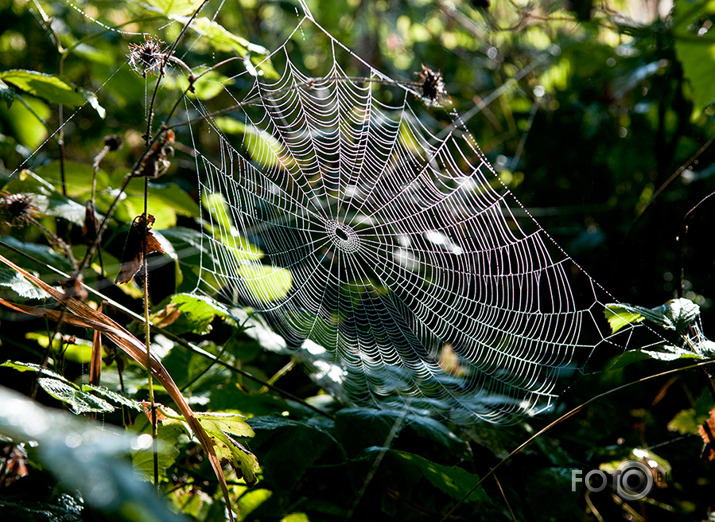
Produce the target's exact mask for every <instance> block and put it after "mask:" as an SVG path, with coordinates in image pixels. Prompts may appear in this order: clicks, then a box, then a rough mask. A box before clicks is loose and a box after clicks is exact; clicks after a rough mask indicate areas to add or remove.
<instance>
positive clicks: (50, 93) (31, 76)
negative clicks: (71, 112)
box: [0, 69, 105, 118]
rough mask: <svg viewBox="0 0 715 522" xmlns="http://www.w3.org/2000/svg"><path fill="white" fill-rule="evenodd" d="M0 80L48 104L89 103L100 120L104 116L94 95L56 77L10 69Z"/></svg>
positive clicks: (2, 73) (71, 105)
mask: <svg viewBox="0 0 715 522" xmlns="http://www.w3.org/2000/svg"><path fill="white" fill-rule="evenodd" d="M0 80H4V81H5V82H6V83H9V84H11V85H13V86H15V87H17V88H18V89H20V90H22V91H25V92H27V93H29V94H32V95H33V96H37V97H38V98H42V99H43V100H46V101H48V102H50V103H56V104H58V105H68V106H70V107H77V106H80V105H83V104H84V103H89V104H90V105H91V106H92V107H93V108H94V110H96V111H97V114H99V117H100V118H104V116H105V111H104V108H103V107H102V106H101V105H99V102H98V100H97V97H96V96H95V95H94V94H92V93H90V92H88V91H85V90H83V89H80V88H79V87H76V86H74V85H72V84H70V83H67V82H65V81H64V80H61V79H60V78H58V77H57V76H53V75H50V74H44V73H40V72H37V71H28V70H25V69H11V70H9V71H4V72H1V73H0Z"/></svg>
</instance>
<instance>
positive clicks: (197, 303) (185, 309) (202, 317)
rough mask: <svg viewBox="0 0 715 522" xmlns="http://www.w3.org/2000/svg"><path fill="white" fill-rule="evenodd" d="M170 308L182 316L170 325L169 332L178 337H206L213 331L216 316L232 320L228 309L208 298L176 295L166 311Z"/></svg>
mask: <svg viewBox="0 0 715 522" xmlns="http://www.w3.org/2000/svg"><path fill="white" fill-rule="evenodd" d="M170 308H173V309H175V310H178V311H179V312H180V313H181V314H182V315H181V316H180V317H179V319H177V320H176V321H175V322H173V323H172V324H170V325H169V330H170V331H172V332H173V333H175V334H177V335H180V334H183V333H186V332H192V333H196V334H200V335H205V334H207V333H209V332H210V331H211V322H212V321H213V320H214V318H215V317H216V316H219V317H222V318H226V319H232V316H231V313H230V312H229V311H228V309H226V308H225V307H224V306H223V305H221V304H220V303H219V302H217V301H216V300H214V299H212V298H210V297H207V296H197V295H190V294H176V295H174V296H172V298H171V300H170V301H169V304H168V305H167V308H166V309H170Z"/></svg>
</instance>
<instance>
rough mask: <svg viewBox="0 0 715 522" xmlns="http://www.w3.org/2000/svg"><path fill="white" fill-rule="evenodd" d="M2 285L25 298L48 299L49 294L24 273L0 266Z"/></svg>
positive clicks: (0, 284)
mask: <svg viewBox="0 0 715 522" xmlns="http://www.w3.org/2000/svg"><path fill="white" fill-rule="evenodd" d="M0 286H5V287H7V288H9V289H10V290H12V291H13V292H15V293H16V294H17V295H19V296H20V297H24V298H25V299H47V298H48V297H50V296H49V294H47V293H46V292H45V291H44V290H41V289H39V288H37V287H36V286H35V285H33V284H32V283H30V282H29V281H28V280H27V279H25V277H24V276H23V275H22V274H19V273H18V272H15V271H14V270H11V269H9V268H4V267H0Z"/></svg>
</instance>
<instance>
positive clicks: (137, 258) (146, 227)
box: [114, 214, 164, 284]
mask: <svg viewBox="0 0 715 522" xmlns="http://www.w3.org/2000/svg"><path fill="white" fill-rule="evenodd" d="M154 221H155V219H154V216H152V215H151V214H149V215H148V217H147V219H146V220H145V219H144V214H141V215H139V216H137V217H136V218H134V221H132V226H131V228H130V229H129V233H128V234H127V240H126V242H125V243H124V254H123V255H122V267H121V269H120V270H119V274H117V278H116V279H115V280H114V282H115V283H117V284H122V283H128V282H129V281H131V280H132V279H134V278H135V277H136V276H137V274H138V273H139V272H140V271H141V269H142V266H143V264H144V253H145V252H146V254H147V255H148V254H153V253H156V252H158V253H160V254H163V253H164V249H163V248H162V247H161V244H160V243H159V240H158V239H157V238H156V237H154V234H152V232H151V227H152V225H153V224H154Z"/></svg>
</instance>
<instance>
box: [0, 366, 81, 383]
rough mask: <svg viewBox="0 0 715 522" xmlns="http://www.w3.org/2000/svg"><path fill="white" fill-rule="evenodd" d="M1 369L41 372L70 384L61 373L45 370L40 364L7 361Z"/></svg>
mask: <svg viewBox="0 0 715 522" xmlns="http://www.w3.org/2000/svg"><path fill="white" fill-rule="evenodd" d="M0 367H3V368H12V369H13V370H17V371H18V372H40V373H41V374H43V375H47V376H48V377H52V378H53V379H57V380H60V381H63V382H66V383H69V382H70V381H68V380H67V379H65V378H64V377H63V376H61V375H60V374H59V373H56V372H53V371H52V370H50V369H48V368H43V367H42V366H40V365H39V364H34V363H25V362H19V361H5V362H4V363H2V364H0Z"/></svg>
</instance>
